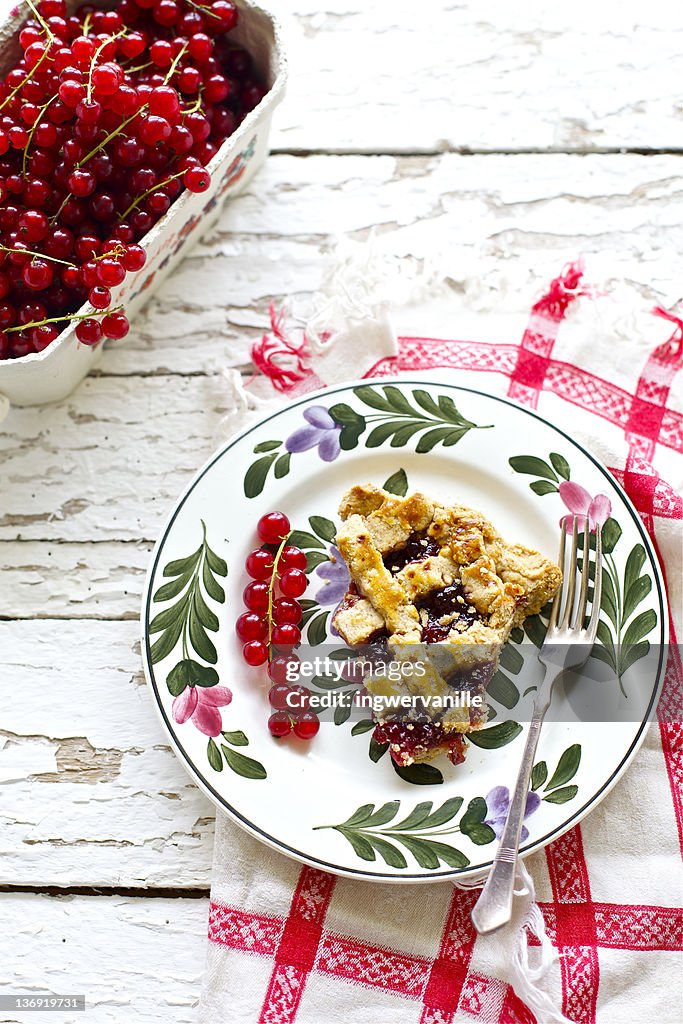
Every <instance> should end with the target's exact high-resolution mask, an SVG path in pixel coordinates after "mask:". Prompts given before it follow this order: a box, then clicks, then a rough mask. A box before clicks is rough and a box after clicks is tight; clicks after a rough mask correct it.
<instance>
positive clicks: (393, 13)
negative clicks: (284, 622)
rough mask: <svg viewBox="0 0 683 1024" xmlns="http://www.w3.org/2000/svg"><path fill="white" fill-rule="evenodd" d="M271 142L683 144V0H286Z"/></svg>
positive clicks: (366, 146) (339, 145)
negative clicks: (681, 6) (283, 56)
mask: <svg viewBox="0 0 683 1024" xmlns="http://www.w3.org/2000/svg"><path fill="white" fill-rule="evenodd" d="M277 9H278V12H280V14H281V15H282V16H283V17H285V18H286V25H287V28H288V36H287V38H288V47H289V51H290V60H291V82H290V87H289V92H288V96H287V99H286V101H285V103H284V105H283V106H282V108H281V109H280V110H279V111H278V115H277V118H276V131H275V136H274V143H275V145H276V146H279V147H287V148H289V149H297V148H301V149H311V148H312V149H318V150H327V151H337V152H339V151H348V150H353V151H358V150H360V151H363V152H375V153H376V152H417V151H424V150H436V151H444V150H448V149H465V150H466V149H474V150H478V149H483V150H496V149H498V150H510V149H515V150H528V149H538V148H542V149H552V148H554V149H573V150H590V149H592V148H603V147H617V148H618V147H626V146H631V147H653V148H668V147H672V146H679V147H680V146H681V145H682V144H683V115H682V112H681V108H680V100H679V97H678V95H677V92H676V88H675V85H674V84H673V83H675V82H676V80H677V79H679V78H680V76H681V73H683V56H682V54H681V34H682V28H681V23H680V19H678V18H677V15H676V11H675V7H673V6H672V5H671V4H668V3H666V0H655V2H654V3H652V4H650V5H648V6H647V8H645V7H643V6H642V5H641V6H639V7H638V10H637V15H636V14H635V13H634V11H633V10H632V9H631V10H629V8H628V6H624V5H623V4H620V3H619V2H618V0H603V2H601V3H600V4H590V3H588V2H587V0H579V2H578V3H574V4H571V5H567V4H544V5H542V6H541V5H538V4H534V3H524V2H523V3H519V4H510V3H506V0H483V2H480V3H477V4H476V5H473V4H468V3H452V2H450V0H426V2H424V3H421V4H420V5H419V6H416V5H415V4H414V3H412V2H411V0H394V2H392V3H391V4H387V3H377V4H363V3H360V2H359V0H330V2H326V3H325V4H324V9H323V10H321V9H320V5H319V4H318V3H317V2H316V0H286V2H284V3H279V4H278V5H277Z"/></svg>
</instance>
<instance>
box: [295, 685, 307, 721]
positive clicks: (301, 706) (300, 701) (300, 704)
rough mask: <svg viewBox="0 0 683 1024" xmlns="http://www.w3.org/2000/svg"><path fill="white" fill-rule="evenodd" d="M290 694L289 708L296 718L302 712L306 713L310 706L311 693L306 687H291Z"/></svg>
mask: <svg viewBox="0 0 683 1024" xmlns="http://www.w3.org/2000/svg"><path fill="white" fill-rule="evenodd" d="M291 692H292V697H291V698H290V699H291V708H292V710H293V711H294V713H295V714H296V715H297V716H298V715H300V714H301V713H302V712H303V711H308V709H309V708H310V706H311V691H310V690H309V689H308V687H307V686H301V685H297V686H293V687H292V688H291Z"/></svg>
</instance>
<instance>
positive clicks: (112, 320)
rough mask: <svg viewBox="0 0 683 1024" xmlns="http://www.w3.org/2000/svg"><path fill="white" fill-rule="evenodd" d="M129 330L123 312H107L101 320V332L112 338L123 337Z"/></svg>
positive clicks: (126, 318)
mask: <svg viewBox="0 0 683 1024" xmlns="http://www.w3.org/2000/svg"><path fill="white" fill-rule="evenodd" d="M129 330H130V324H129V323H128V317H127V316H125V314H124V313H108V314H107V316H105V317H104V318H103V320H102V332H103V334H105V335H106V337H107V338H111V339H112V340H117V341H118V340H120V339H121V338H125V336H126V335H127V334H128V331H129Z"/></svg>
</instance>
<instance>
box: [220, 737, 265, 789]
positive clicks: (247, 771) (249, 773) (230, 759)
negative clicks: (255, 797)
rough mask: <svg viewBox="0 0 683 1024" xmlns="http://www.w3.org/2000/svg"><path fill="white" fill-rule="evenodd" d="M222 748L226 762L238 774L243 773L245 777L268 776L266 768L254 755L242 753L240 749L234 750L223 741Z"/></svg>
mask: <svg viewBox="0 0 683 1024" xmlns="http://www.w3.org/2000/svg"><path fill="white" fill-rule="evenodd" d="M221 750H222V751H223V757H224V758H225V763H226V764H227V766H228V768H231V769H232V770H233V771H234V772H235V774H236V775H241V776H242V778H243V779H258V780H261V779H265V778H267V772H266V769H265V768H264V767H263V765H262V764H261V762H260V761H256V760H255V759H254V758H253V757H247V755H246V754H241V753H240V752H239V750H233V749H232V747H226V746H225V744H224V743H221Z"/></svg>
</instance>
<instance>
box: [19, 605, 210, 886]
mask: <svg viewBox="0 0 683 1024" xmlns="http://www.w3.org/2000/svg"><path fill="white" fill-rule="evenodd" d="M138 637H139V626H138V624H137V622H133V621H126V622H102V621H96V620H93V621H84V620H81V621H58V620H49V619H48V620H33V621H25V622H2V623H0V651H1V652H2V654H1V655H0V661H1V662H2V679H3V685H2V687H0V783H1V784H2V789H3V799H2V807H1V808H0V822H1V825H0V865H1V867H0V884H2V883H4V884H13V885H18V884H32V885H62V886H63V885H98V884H99V885H124V886H147V887H153V886H174V887H185V888H193V887H195V886H201V885H204V886H206V885H208V883H209V879H210V864H211V853H212V845H213V844H212V837H213V818H214V809H213V805H212V804H211V803H210V802H209V801H208V800H207V799H206V798H205V797H204V796H202V794H200V792H199V791H198V790H197V789H196V787H195V786H194V785H193V784H192V783H191V781H190V779H189V777H188V775H187V774H186V772H185V771H184V770H183V768H182V767H181V764H180V762H179V761H178V760H177V758H176V757H175V755H174V754H173V753H172V751H171V750H170V748H169V747H168V746H167V744H166V738H165V735H164V732H163V729H162V726H161V724H160V722H159V720H158V718H157V714H156V711H155V709H154V707H153V704H152V700H151V697H150V694H149V692H148V690H147V686H146V684H145V682H144V677H143V675H142V667H141V663H140V655H139V642H138Z"/></svg>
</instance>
